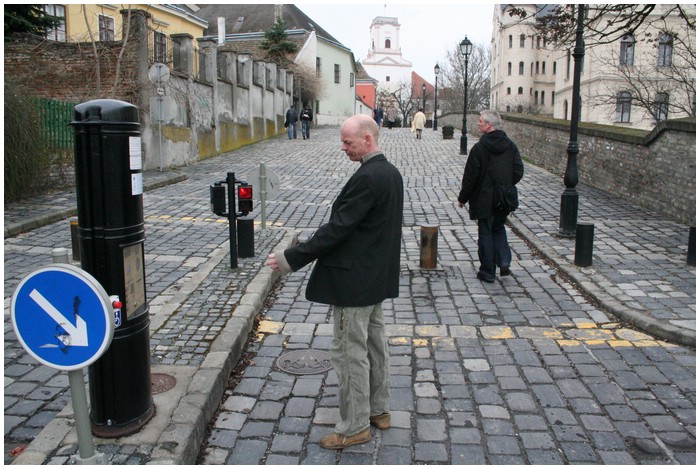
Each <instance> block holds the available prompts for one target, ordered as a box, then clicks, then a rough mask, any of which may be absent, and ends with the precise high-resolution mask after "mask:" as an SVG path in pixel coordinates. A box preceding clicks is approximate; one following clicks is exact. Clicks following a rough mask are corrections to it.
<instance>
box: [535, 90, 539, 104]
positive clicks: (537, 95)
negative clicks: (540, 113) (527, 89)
mask: <svg viewBox="0 0 700 469" xmlns="http://www.w3.org/2000/svg"><path fill="white" fill-rule="evenodd" d="M538 98H539V91H535V104H537V99H538Z"/></svg>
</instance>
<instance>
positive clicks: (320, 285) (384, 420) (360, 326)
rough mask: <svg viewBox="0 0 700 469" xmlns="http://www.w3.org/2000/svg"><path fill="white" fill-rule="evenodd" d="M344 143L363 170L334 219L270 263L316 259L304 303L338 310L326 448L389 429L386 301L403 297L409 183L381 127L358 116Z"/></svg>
mask: <svg viewBox="0 0 700 469" xmlns="http://www.w3.org/2000/svg"><path fill="white" fill-rule="evenodd" d="M340 138H341V141H342V150H343V151H344V152H345V153H346V154H347V155H348V157H349V158H350V159H351V160H352V161H356V162H358V163H360V164H361V166H360V167H359V168H358V170H357V171H356V172H355V174H353V175H352V177H350V179H349V180H348V182H347V183H346V184H345V187H343V189H342V190H341V191H340V194H339V195H338V197H337V198H336V200H335V202H334V203H333V207H332V209H331V215H330V220H329V221H328V223H326V224H324V225H322V226H321V227H320V228H319V229H318V230H317V231H316V233H315V234H314V235H313V236H312V237H311V238H310V239H309V240H308V241H306V242H304V243H301V244H299V245H297V246H295V247H292V248H289V249H286V250H285V251H281V252H276V253H273V254H270V256H269V257H268V261H267V265H269V266H270V267H272V268H273V269H275V270H278V271H280V272H281V273H283V274H286V273H289V272H291V271H296V270H299V269H300V268H302V267H303V266H305V265H307V264H309V263H311V262H313V261H314V260H315V261H316V265H315V266H314V268H313V271H312V272H311V277H310V278H309V284H308V287H307V289H306V298H307V299H308V300H309V301H315V302H319V303H325V304H329V305H332V306H333V308H332V309H333V343H332V345H331V363H332V364H333V368H334V369H335V371H336V373H337V374H338V395H339V401H340V402H339V403H340V422H338V424H337V425H336V426H335V432H334V433H331V434H330V435H327V436H326V437H324V438H323V439H321V442H320V444H321V446H322V447H324V448H328V449H342V448H346V447H348V446H351V445H355V444H360V443H365V442H367V441H369V440H370V438H371V432H370V425H373V426H375V427H377V428H379V429H387V428H389V427H390V425H391V420H390V418H391V417H390V414H389V409H388V403H389V357H388V348H387V344H386V339H385V336H384V317H383V313H382V301H384V300H385V299H387V298H396V297H397V296H398V295H399V271H400V256H401V225H402V215H403V178H402V177H401V174H400V173H399V171H398V170H397V169H396V168H395V167H394V165H392V164H391V163H390V162H389V161H388V160H387V159H386V157H385V156H384V154H383V153H382V152H381V151H380V149H379V144H378V139H379V127H378V126H377V124H376V123H375V122H374V121H373V120H372V118H371V117H369V116H365V115H356V116H353V117H351V118H349V119H348V120H347V121H345V122H344V123H343V126H342V127H341V133H340Z"/></svg>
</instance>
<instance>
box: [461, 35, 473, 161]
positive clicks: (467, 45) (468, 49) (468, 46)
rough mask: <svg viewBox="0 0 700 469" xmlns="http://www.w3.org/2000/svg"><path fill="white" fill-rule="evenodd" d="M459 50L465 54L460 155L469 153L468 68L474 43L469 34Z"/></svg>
mask: <svg viewBox="0 0 700 469" xmlns="http://www.w3.org/2000/svg"><path fill="white" fill-rule="evenodd" d="M459 50H460V51H461V52H462V55H463V56H464V111H463V113H462V138H461V139H460V141H459V154H460V155H466V154H467V105H468V103H469V100H468V92H467V77H468V75H467V69H468V67H469V56H470V55H471V53H472V43H471V41H469V39H467V36H464V40H463V41H462V42H460V43H459Z"/></svg>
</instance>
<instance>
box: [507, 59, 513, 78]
mask: <svg viewBox="0 0 700 469" xmlns="http://www.w3.org/2000/svg"><path fill="white" fill-rule="evenodd" d="M512 74H513V64H512V63H510V62H508V76H511V75H512Z"/></svg>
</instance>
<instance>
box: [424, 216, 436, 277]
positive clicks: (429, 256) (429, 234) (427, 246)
mask: <svg viewBox="0 0 700 469" xmlns="http://www.w3.org/2000/svg"><path fill="white" fill-rule="evenodd" d="M437 241H438V226H437V225H421V227H420V268H421V269H434V268H435V267H437Z"/></svg>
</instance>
